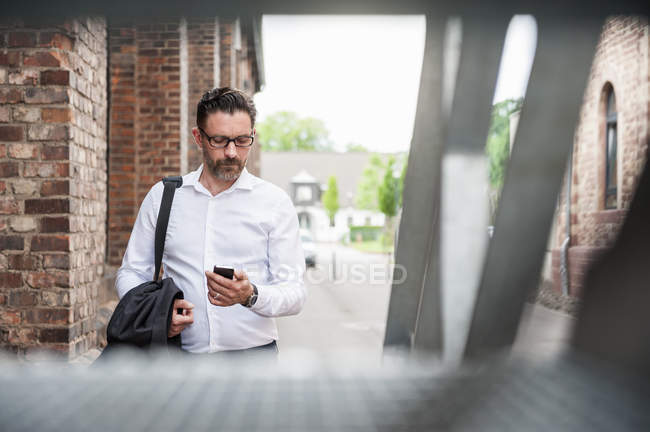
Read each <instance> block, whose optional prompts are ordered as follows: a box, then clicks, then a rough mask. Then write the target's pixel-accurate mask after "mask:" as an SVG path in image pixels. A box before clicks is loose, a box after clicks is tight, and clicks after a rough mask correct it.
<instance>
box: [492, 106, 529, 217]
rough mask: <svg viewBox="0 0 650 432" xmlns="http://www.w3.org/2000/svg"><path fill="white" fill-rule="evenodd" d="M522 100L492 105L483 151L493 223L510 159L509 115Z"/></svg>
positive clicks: (517, 107)
mask: <svg viewBox="0 0 650 432" xmlns="http://www.w3.org/2000/svg"><path fill="white" fill-rule="evenodd" d="M522 103H523V98H519V99H507V100H504V101H502V102H499V103H496V104H494V106H493V107H492V119H491V122H490V130H489V132H488V138H487V143H486V145H485V151H486V153H487V156H488V163H489V168H488V169H489V171H488V173H489V180H490V187H489V191H488V196H489V201H490V219H491V220H492V221H494V217H495V215H496V209H497V207H498V205H499V198H500V196H501V189H502V188H503V182H504V180H505V174H506V167H507V165H508V159H510V115H511V114H512V113H514V112H516V111H519V110H520V109H521V105H522Z"/></svg>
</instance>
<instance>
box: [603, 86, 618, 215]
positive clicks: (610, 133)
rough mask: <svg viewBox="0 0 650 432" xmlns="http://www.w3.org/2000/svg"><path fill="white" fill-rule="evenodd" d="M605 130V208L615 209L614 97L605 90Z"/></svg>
mask: <svg viewBox="0 0 650 432" xmlns="http://www.w3.org/2000/svg"><path fill="white" fill-rule="evenodd" d="M605 113H606V124H607V126H606V129H605V208H606V209H615V208H616V96H615V95H614V89H613V88H612V87H611V86H609V88H608V89H607V110H606V111H605Z"/></svg>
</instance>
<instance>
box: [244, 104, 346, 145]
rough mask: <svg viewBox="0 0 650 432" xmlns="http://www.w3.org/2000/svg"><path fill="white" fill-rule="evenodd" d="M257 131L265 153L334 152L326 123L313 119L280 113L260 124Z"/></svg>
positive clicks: (289, 113)
mask: <svg viewBox="0 0 650 432" xmlns="http://www.w3.org/2000/svg"><path fill="white" fill-rule="evenodd" d="M256 129H257V139H258V141H259V143H260V145H261V146H262V150H263V151H333V150H334V147H333V145H332V142H331V141H330V139H329V131H328V130H327V128H326V127H325V123H323V121H322V120H319V119H316V118H313V117H304V118H301V117H298V115H297V114H296V113H294V112H290V111H280V112H277V113H274V114H271V115H270V116H268V117H267V118H266V119H264V121H261V122H259V123H258V124H257V126H256Z"/></svg>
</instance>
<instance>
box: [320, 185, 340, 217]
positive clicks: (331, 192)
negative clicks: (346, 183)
mask: <svg viewBox="0 0 650 432" xmlns="http://www.w3.org/2000/svg"><path fill="white" fill-rule="evenodd" d="M322 200H323V207H325V211H326V212H327V216H329V218H330V226H334V216H336V212H337V211H338V210H339V187H338V184H337V183H336V177H335V176H330V178H329V180H328V181H327V190H326V191H325V193H324V194H323V197H322Z"/></svg>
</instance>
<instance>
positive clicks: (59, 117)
mask: <svg viewBox="0 0 650 432" xmlns="http://www.w3.org/2000/svg"><path fill="white" fill-rule="evenodd" d="M41 117H42V118H43V121H44V122H47V123H66V122H69V121H71V120H72V112H71V111H70V109H69V108H43V110H42V111H41Z"/></svg>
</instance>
